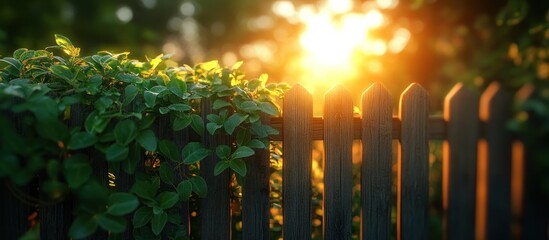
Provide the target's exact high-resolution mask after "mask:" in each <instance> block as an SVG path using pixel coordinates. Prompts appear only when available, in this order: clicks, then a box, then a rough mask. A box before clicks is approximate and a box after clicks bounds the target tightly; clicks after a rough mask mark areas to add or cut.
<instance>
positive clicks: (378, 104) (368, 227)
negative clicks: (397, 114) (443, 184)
mask: <svg viewBox="0 0 549 240" xmlns="http://www.w3.org/2000/svg"><path fill="white" fill-rule="evenodd" d="M392 123H393V121H392V103H391V95H389V93H388V92H387V89H385V87H383V85H382V84H380V83H375V84H373V85H372V86H370V87H369V88H368V89H367V90H366V91H365V92H364V93H363V94H362V168H361V176H360V178H361V194H360V195H361V206H362V219H361V221H362V222H361V235H362V237H361V239H363V240H366V239H390V238H391V202H392V199H391V198H392V197H391V196H392V185H393V182H392V178H393V173H392V130H393V126H392V125H393V124H392Z"/></svg>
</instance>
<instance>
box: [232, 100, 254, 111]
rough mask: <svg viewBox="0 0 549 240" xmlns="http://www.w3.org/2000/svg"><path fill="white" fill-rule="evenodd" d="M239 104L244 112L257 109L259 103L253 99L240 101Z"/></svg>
mask: <svg viewBox="0 0 549 240" xmlns="http://www.w3.org/2000/svg"><path fill="white" fill-rule="evenodd" d="M237 106H238V108H240V110H242V111H244V112H247V113H249V112H253V111H256V110H257V104H256V103H255V102H253V101H244V102H242V103H240V104H239V105H237Z"/></svg>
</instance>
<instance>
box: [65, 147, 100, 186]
mask: <svg viewBox="0 0 549 240" xmlns="http://www.w3.org/2000/svg"><path fill="white" fill-rule="evenodd" d="M63 165H64V168H65V178H66V179H67V183H68V184H69V188H72V189H76V188H79V187H80V186H82V184H84V183H85V182H86V181H87V180H88V179H89V178H90V176H91V175H92V172H93V169H92V167H91V163H90V162H89V160H88V157H87V156H86V155H84V154H75V155H72V156H71V157H69V158H67V159H65V161H63Z"/></svg>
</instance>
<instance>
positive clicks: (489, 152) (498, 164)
mask: <svg viewBox="0 0 549 240" xmlns="http://www.w3.org/2000/svg"><path fill="white" fill-rule="evenodd" d="M510 106H511V95H510V94H509V93H507V92H506V91H505V90H504V89H503V88H502V87H501V85H500V84H499V83H497V82H494V83H492V84H490V86H488V88H487V89H486V91H485V92H484V93H483V94H482V96H481V99H480V118H481V120H482V121H484V123H485V124H484V126H485V128H484V130H485V134H484V136H485V140H484V141H481V143H480V145H479V159H478V161H479V163H478V164H479V165H478V171H479V175H478V178H479V179H478V180H477V182H478V183H477V184H478V188H477V189H478V192H477V194H478V195H479V196H477V201H478V203H477V227H478V228H477V239H509V238H510V236H511V135H510V133H509V132H508V131H507V130H506V127H505V124H506V122H507V120H508V119H509V117H510ZM483 226H484V227H485V228H484V229H482V227H483Z"/></svg>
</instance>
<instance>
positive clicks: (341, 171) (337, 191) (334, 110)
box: [323, 85, 354, 240]
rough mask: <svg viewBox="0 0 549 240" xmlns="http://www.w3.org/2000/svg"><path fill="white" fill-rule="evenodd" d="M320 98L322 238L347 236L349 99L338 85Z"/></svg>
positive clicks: (350, 178) (349, 227)
mask: <svg viewBox="0 0 549 240" xmlns="http://www.w3.org/2000/svg"><path fill="white" fill-rule="evenodd" d="M324 99H325V101H324V102H325V103H324V116H325V117H324V119H325V120H324V121H325V125H326V127H325V128H324V154H325V158H324V161H325V162H324V216H323V218H324V239H327V240H332V239H351V237H352V221H351V220H352V218H353V216H352V202H353V199H352V197H353V186H354V184H353V171H352V170H353V159H352V157H353V149H352V146H353V99H352V98H351V94H350V93H349V91H347V90H346V89H344V88H343V87H342V86H341V85H336V86H335V87H334V88H332V89H330V91H328V92H327V93H326V95H325V96H324Z"/></svg>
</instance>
